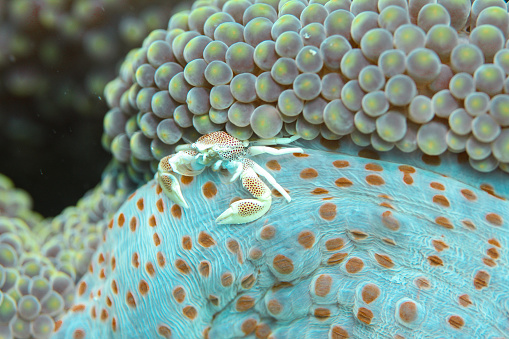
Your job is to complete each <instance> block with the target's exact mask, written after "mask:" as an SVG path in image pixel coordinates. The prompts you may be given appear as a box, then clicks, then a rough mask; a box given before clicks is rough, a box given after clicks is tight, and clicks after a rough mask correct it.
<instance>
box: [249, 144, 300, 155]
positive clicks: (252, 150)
mask: <svg viewBox="0 0 509 339" xmlns="http://www.w3.org/2000/svg"><path fill="white" fill-rule="evenodd" d="M248 152H249V155H258V154H263V153H267V154H272V155H281V154H289V153H304V151H303V150H302V148H300V147H292V148H280V149H277V148H273V147H266V146H251V147H249V149H248Z"/></svg>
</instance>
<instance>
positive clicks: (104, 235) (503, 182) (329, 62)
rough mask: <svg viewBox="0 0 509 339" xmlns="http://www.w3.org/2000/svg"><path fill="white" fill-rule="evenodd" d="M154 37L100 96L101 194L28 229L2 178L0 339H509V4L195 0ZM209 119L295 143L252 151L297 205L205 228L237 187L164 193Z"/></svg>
mask: <svg viewBox="0 0 509 339" xmlns="http://www.w3.org/2000/svg"><path fill="white" fill-rule="evenodd" d="M0 1H1V0H0ZM113 2H115V1H113ZM113 2H112V3H113ZM84 3H86V2H84ZM0 4H1V2H0ZM19 4H21V5H20V6H22V5H23V4H25V5H26V4H27V2H26V1H20V2H19ZM16 6H17V5H16ZM0 8H1V7H0ZM85 12H87V11H85ZM87 13H88V12H87ZM161 13H164V11H163V10H161V11H160V13H159V14H161ZM0 14H1V13H0ZM163 26H166V25H163ZM166 27H167V28H166V29H155V30H153V31H152V32H150V33H149V34H148V35H147V36H146V37H145V38H144V40H143V42H142V44H141V46H140V47H139V48H136V49H134V50H132V51H131V52H129V53H128V54H127V56H126V58H125V60H124V61H123V62H122V64H121V65H120V69H119V75H118V77H117V78H116V79H114V80H113V81H111V82H110V83H108V84H107V85H106V87H105V90H104V98H105V101H106V103H107V105H108V106H109V111H108V112H107V113H106V115H105V117H104V134H103V138H102V143H103V146H104V147H105V148H107V149H108V150H109V151H110V152H111V153H112V155H113V158H114V159H113V160H112V162H111V163H110V165H109V166H108V167H107V168H106V170H105V171H104V174H103V178H102V180H101V184H100V185H99V186H97V187H96V188H95V189H94V190H92V191H90V192H89V193H87V194H86V195H85V196H84V197H83V199H82V200H81V201H80V202H79V203H78V204H77V206H75V207H69V208H67V209H66V210H64V212H63V213H62V214H60V215H59V216H57V217H56V218H54V219H48V220H44V221H41V220H40V216H38V215H36V214H32V213H31V212H30V209H29V206H30V205H29V203H28V200H27V198H26V197H24V196H23V194H22V193H16V194H17V195H16V196H17V197H19V201H20V203H19V204H16V203H12V201H9V200H8V199H5V195H1V193H2V192H3V191H6V192H13V188H12V185H9V184H5V185H4V184H3V183H4V182H6V181H5V180H3V179H2V180H1V181H0V211H2V215H3V214H4V212H5V211H6V212H5V213H7V216H8V217H9V218H5V217H1V218H0V265H1V266H2V268H3V269H4V271H0V272H5V274H4V276H6V279H5V281H4V283H3V284H1V285H2V286H1V287H0V289H1V298H0V336H3V337H6V338H10V337H15V338H27V337H34V338H47V337H48V336H50V335H52V330H53V327H54V330H55V332H56V333H54V335H53V337H55V338H73V339H79V338H106V337H107V338H144V337H149V338H184V337H186V338H187V337H189V338H198V337H205V338H235V337H236V338H238V337H248V338H271V339H278V338H317V337H320V338H322V337H324V338H334V339H337V338H347V337H354V338H378V337H387V338H398V339H401V338H407V337H427V336H430V337H439V336H444V337H447V338H469V337H483V338H484V337H486V338H499V337H504V336H509V330H508V329H507V317H508V313H507V309H508V307H509V300H508V295H507V288H506V286H507V285H508V283H509V278H508V277H509V274H508V273H509V272H507V268H506V266H507V265H506V263H507V261H508V259H509V258H508V254H507V251H506V247H507V246H508V241H509V236H508V233H507V227H508V225H507V223H508V222H509V214H508V213H509V212H508V211H509V208H508V207H509V205H508V200H507V199H509V185H508V184H507V183H508V178H509V177H508V174H507V172H508V171H509V167H508V164H509V115H508V112H509V85H508V80H507V79H509V78H508V75H509V66H508V65H509V63H508V60H509V58H508V56H509V48H508V47H509V46H508V45H507V44H508V43H507V38H508V35H509V14H508V13H507V5H506V4H505V2H503V1H502V0H476V1H474V2H473V3H471V1H470V0H437V1H436V2H434V1H420V0H410V1H408V2H407V1H404V0H379V1H376V0H353V1H350V0H310V1H309V2H308V1H307V0H256V1H251V0H197V1H195V2H194V3H193V4H192V7H191V9H190V10H187V11H182V12H179V13H177V14H175V15H173V16H172V17H171V19H170V20H169V22H168V25H167V26H166ZM219 130H221V131H226V132H228V133H229V134H231V135H233V136H234V137H236V138H238V139H240V140H247V139H257V138H271V137H285V136H288V135H298V136H300V138H301V139H300V140H299V141H297V142H295V146H296V147H302V148H303V149H304V150H305V154H297V153H295V154H293V155H292V154H287V155H281V156H278V157H274V156H273V155H259V156H257V157H256V161H257V162H259V163H260V164H262V166H263V168H265V169H266V170H267V171H269V172H270V173H271V175H273V176H274V178H275V179H276V180H277V182H278V183H280V184H281V185H282V186H283V187H284V188H285V189H287V190H288V191H289V193H290V194H291V196H292V199H293V200H292V201H291V202H290V203H288V202H287V201H285V200H284V199H283V198H282V197H281V196H280V193H279V192H278V191H272V194H273V196H274V198H273V203H272V206H271V207H270V210H269V211H268V213H267V214H266V215H264V216H263V217H262V218H260V219H259V220H256V221H254V222H251V223H248V224H246V225H240V226H232V225H217V224H216V223H215V221H214V220H215V218H216V217H217V215H219V214H220V213H221V211H224V210H225V209H226V208H227V206H228V205H229V204H231V203H233V202H235V201H238V200H239V199H243V198H245V197H246V194H247V192H246V191H245V190H244V189H242V188H241V185H240V183H239V182H234V183H229V179H230V177H229V176H228V174H227V173H223V172H219V173H214V172H211V171H210V170H208V169H207V170H206V171H204V172H203V173H201V174H200V175H198V176H196V177H186V176H183V177H182V178H181V179H180V185H181V187H182V193H183V194H184V196H185V198H186V200H187V201H188V202H189V206H190V208H189V209H185V210H183V209H181V208H180V207H179V206H178V205H175V204H173V203H172V202H171V201H170V200H169V199H168V198H167V197H166V196H165V195H164V194H163V193H162V189H161V187H160V186H159V185H158V184H157V183H156V182H155V181H152V178H153V175H154V173H155V172H156V171H157V165H158V162H159V160H160V159H162V158H163V157H164V156H166V155H168V154H172V153H175V148H176V146H177V145H179V144H181V143H190V142H194V141H196V140H197V139H198V138H199V137H200V136H201V135H204V134H208V133H210V132H213V131H219ZM292 147H293V143H292ZM483 172H489V174H486V173H483ZM131 193H132V194H131ZM128 196H129V198H127V197H128ZM122 204H123V205H122ZM9 213H10V214H9ZM1 280H2V278H1V277H0V282H1ZM50 296H51V298H52V299H51V301H48V298H50ZM53 301H54V302H53ZM4 304H5V305H4ZM50 304H51V305H50Z"/></svg>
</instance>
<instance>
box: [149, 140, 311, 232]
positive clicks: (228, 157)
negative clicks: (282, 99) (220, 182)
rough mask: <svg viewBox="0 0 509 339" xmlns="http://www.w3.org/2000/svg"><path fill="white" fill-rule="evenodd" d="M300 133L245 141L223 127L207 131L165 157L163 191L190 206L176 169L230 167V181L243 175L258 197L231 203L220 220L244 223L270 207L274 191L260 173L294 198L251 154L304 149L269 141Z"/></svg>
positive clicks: (182, 171)
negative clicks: (222, 128) (221, 129)
mask: <svg viewBox="0 0 509 339" xmlns="http://www.w3.org/2000/svg"><path fill="white" fill-rule="evenodd" d="M298 138H299V137H298V136H292V137H289V138H272V139H261V140H255V141H247V140H246V141H241V140H239V139H237V138H234V137H233V136H231V135H230V134H228V133H226V132H223V131H219V132H212V133H209V134H205V135H203V136H202V137H200V138H199V139H198V140H196V142H195V143H193V144H187V145H180V146H177V148H176V151H177V153H176V154H171V155H168V156H166V157H164V158H162V159H161V161H160V162H159V166H158V169H157V173H156V178H157V180H158V182H159V185H160V186H161V188H162V189H163V192H164V193H165V194H166V196H168V197H169V198H170V199H171V200H172V201H174V202H175V203H176V204H178V205H180V206H182V207H184V208H189V206H188V204H187V202H186V201H185V199H184V197H183V196H182V192H181V190H180V185H179V183H178V180H177V178H176V177H175V173H178V174H181V175H187V176H196V175H198V174H200V173H202V172H203V171H204V170H205V168H206V167H210V168H211V169H212V170H213V171H218V170H220V169H226V170H228V172H230V173H232V177H231V179H230V182H233V181H234V180H236V179H237V178H238V177H239V176H240V178H241V180H242V185H243V186H244V187H245V188H246V189H247V190H248V191H249V193H251V194H252V195H253V196H254V197H255V198H256V199H243V200H239V201H236V202H234V203H232V204H231V205H230V208H228V209H227V210H226V211H224V212H223V213H222V214H221V215H220V216H219V217H218V218H217V219H216V222H217V223H218V224H244V223H248V222H251V221H254V220H256V219H258V218H260V217H261V216H263V215H264V214H265V213H267V211H268V210H269V208H270V205H271V203H272V195H271V191H270V189H269V188H268V187H267V185H266V184H265V183H264V182H263V181H262V180H261V179H260V178H259V177H258V175H261V176H263V177H264V178H265V179H266V180H267V181H268V182H270V183H271V184H272V186H274V188H275V189H276V190H278V191H279V193H281V195H283V196H284V197H285V199H286V200H287V201H288V202H290V201H291V198H290V196H289V195H288V193H286V191H285V190H284V189H283V187H281V186H280V185H279V184H278V183H277V182H276V180H275V179H274V177H272V175H270V174H269V173H268V172H267V171H266V170H265V169H263V168H262V167H261V166H260V165H258V164H257V163H256V162H254V161H253V160H251V159H249V157H251V156H254V155H257V154H262V153H268V154H274V155H280V154H288V153H303V150H302V149H301V148H282V149H276V148H272V147H267V146H266V145H277V144H282V145H284V144H289V143H291V142H293V141H295V140H297V139H298Z"/></svg>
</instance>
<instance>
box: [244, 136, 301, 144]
mask: <svg viewBox="0 0 509 339" xmlns="http://www.w3.org/2000/svg"><path fill="white" fill-rule="evenodd" d="M297 139H300V136H298V135H292V136H291V137H289V138H270V139H259V140H253V141H250V142H249V144H250V145H254V146H262V145H263V146H267V145H286V144H289V143H291V142H294V141H295V140H297Z"/></svg>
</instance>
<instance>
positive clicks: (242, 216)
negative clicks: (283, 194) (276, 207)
mask: <svg viewBox="0 0 509 339" xmlns="http://www.w3.org/2000/svg"><path fill="white" fill-rule="evenodd" d="M271 203H272V200H271V198H270V197H269V199H265V200H261V199H244V200H239V201H236V202H234V203H233V204H231V205H230V208H228V209H227V210H226V211H224V212H223V213H222V214H221V215H220V216H219V217H217V219H216V222H217V223H218V224H219V225H226V224H231V225H238V224H246V223H248V222H251V221H255V220H257V219H259V218H261V217H262V216H263V215H265V213H267V211H268V210H269V208H270V205H271Z"/></svg>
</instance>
